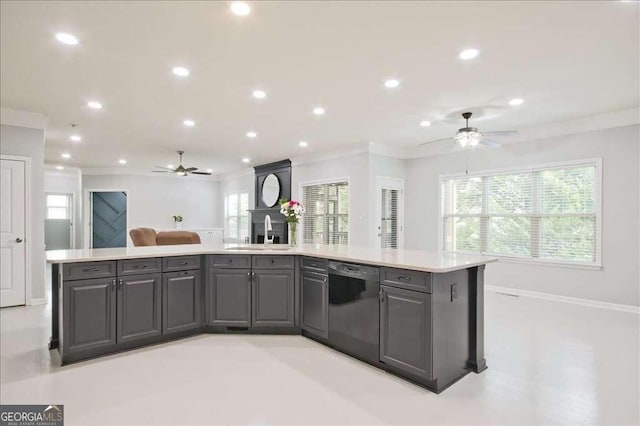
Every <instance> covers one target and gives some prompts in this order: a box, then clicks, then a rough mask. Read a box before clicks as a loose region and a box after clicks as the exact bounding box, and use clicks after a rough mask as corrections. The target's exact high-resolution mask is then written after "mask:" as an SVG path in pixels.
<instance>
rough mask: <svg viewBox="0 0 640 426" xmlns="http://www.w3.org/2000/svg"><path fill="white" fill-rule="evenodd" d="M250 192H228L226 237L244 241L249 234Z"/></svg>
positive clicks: (225, 211)
mask: <svg viewBox="0 0 640 426" xmlns="http://www.w3.org/2000/svg"><path fill="white" fill-rule="evenodd" d="M248 209H249V194H248V193H246V192H241V193H233V194H227V195H226V196H225V197H224V220H225V233H226V238H229V239H233V240H236V241H240V242H244V240H245V238H246V237H248V236H249V212H248Z"/></svg>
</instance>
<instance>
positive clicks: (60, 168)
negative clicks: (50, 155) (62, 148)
mask: <svg viewBox="0 0 640 426" xmlns="http://www.w3.org/2000/svg"><path fill="white" fill-rule="evenodd" d="M56 170H64V167H62V166H56Z"/></svg>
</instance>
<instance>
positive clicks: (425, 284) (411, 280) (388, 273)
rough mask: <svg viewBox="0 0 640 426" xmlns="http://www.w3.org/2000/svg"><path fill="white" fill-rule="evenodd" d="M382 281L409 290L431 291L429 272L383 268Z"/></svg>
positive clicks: (381, 271)
mask: <svg viewBox="0 0 640 426" xmlns="http://www.w3.org/2000/svg"><path fill="white" fill-rule="evenodd" d="M380 283H381V284H385V285H390V286H393V287H399V288H406V289H408V290H415V291H421V292H423V293H431V292H432V291H431V274H430V273H429V272H418V271H408V270H406V269H394V268H381V269H380Z"/></svg>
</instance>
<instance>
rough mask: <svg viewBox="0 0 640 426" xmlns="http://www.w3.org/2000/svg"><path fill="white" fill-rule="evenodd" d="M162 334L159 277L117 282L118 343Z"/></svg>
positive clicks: (134, 277)
mask: <svg viewBox="0 0 640 426" xmlns="http://www.w3.org/2000/svg"><path fill="white" fill-rule="evenodd" d="M161 333H162V275H161V274H146V275H133V276H127V277H122V278H120V279H119V280H118V343H122V342H129V341H132V340H137V339H142V338H145V337H152V336H157V335H159V334H161Z"/></svg>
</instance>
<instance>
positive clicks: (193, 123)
mask: <svg viewBox="0 0 640 426" xmlns="http://www.w3.org/2000/svg"><path fill="white" fill-rule="evenodd" d="M182 124H184V125H185V126H187V127H193V126H195V125H196V122H195V121H193V120H184V121H183V122H182Z"/></svg>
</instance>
